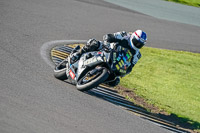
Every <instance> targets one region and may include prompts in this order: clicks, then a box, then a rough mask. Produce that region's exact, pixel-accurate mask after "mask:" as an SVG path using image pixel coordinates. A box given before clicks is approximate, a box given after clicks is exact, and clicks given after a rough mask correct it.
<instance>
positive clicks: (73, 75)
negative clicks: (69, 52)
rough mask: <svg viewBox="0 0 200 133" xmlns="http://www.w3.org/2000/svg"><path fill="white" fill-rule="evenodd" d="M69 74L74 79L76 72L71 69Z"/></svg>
mask: <svg viewBox="0 0 200 133" xmlns="http://www.w3.org/2000/svg"><path fill="white" fill-rule="evenodd" d="M69 75H70V76H71V78H72V79H74V78H75V74H74V73H73V72H72V70H71V69H70V71H69Z"/></svg>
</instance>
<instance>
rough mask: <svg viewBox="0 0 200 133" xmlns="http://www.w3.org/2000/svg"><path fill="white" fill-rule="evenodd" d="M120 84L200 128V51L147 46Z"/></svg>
mask: <svg viewBox="0 0 200 133" xmlns="http://www.w3.org/2000/svg"><path fill="white" fill-rule="evenodd" d="M141 52H142V55H143V57H142V58H141V59H140V61H139V62H138V64H137V65H136V66H135V67H134V69H133V71H132V72H131V73H130V74H129V75H127V76H126V77H124V78H122V80H121V83H120V85H121V86H123V87H125V88H129V89H130V90H131V91H134V92H135V93H136V95H139V96H140V97H142V98H144V99H145V101H146V102H147V103H150V104H153V105H155V106H157V107H159V108H160V110H165V111H167V112H168V113H169V114H175V115H176V116H178V117H179V118H181V120H182V121H183V122H188V123H190V124H192V125H193V126H194V127H195V128H196V129H197V130H198V129H200V54H198V53H190V52H183V51H173V50H164V49H156V48H148V47H145V48H143V49H142V50H141Z"/></svg>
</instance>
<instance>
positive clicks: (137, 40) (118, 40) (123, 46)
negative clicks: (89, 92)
mask: <svg viewBox="0 0 200 133" xmlns="http://www.w3.org/2000/svg"><path fill="white" fill-rule="evenodd" d="M103 40H104V43H102V42H101V41H97V40H95V39H89V40H88V41H87V43H86V45H85V46H84V47H83V48H82V49H81V50H80V51H78V52H76V53H74V54H72V57H71V60H72V61H77V60H78V59H79V58H80V57H81V55H82V54H83V53H86V52H91V51H98V50H101V49H102V48H103V45H105V44H107V43H108V44H109V43H111V44H110V45H108V47H109V48H111V49H118V50H126V52H127V50H128V51H130V52H129V53H130V54H129V55H127V56H128V57H131V58H130V63H129V64H130V65H129V66H127V69H126V72H125V75H126V74H129V73H130V72H131V71H132V68H133V67H134V66H135V64H136V63H137V62H138V60H139V59H140V58H141V53H140V50H139V49H141V48H142V47H143V46H144V45H145V44H146V41H147V35H146V33H145V32H144V31H142V30H136V31H135V32H133V33H132V34H130V33H126V32H125V31H121V32H116V33H113V34H106V35H104V36H103ZM123 55H124V54H123ZM122 58H123V57H122ZM119 82H120V78H119V77H116V78H115V79H114V80H113V81H111V82H109V83H108V85H110V86H116V85H118V84H119Z"/></svg>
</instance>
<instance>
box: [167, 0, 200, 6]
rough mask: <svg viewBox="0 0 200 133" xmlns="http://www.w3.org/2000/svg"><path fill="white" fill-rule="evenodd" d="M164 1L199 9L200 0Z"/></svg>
mask: <svg viewBox="0 0 200 133" xmlns="http://www.w3.org/2000/svg"><path fill="white" fill-rule="evenodd" d="M165 1H172V2H176V3H181V4H185V5H189V6H195V7H200V0H165Z"/></svg>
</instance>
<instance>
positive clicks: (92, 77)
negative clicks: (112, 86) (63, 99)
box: [76, 67, 109, 91]
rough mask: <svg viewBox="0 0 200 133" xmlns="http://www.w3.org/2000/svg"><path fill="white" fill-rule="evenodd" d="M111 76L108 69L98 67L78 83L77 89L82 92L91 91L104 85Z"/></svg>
mask: <svg viewBox="0 0 200 133" xmlns="http://www.w3.org/2000/svg"><path fill="white" fill-rule="evenodd" d="M108 76H109V73H108V69H106V68H102V67H98V68H95V69H93V70H90V71H88V72H87V73H86V74H85V75H84V76H83V77H82V78H81V79H80V80H78V82H77V85H76V87H77V89H78V90H80V91H86V90H90V89H92V88H94V87H97V86H98V85H99V84H101V83H103V82H104V81H105V80H106V79H107V78H108Z"/></svg>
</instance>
